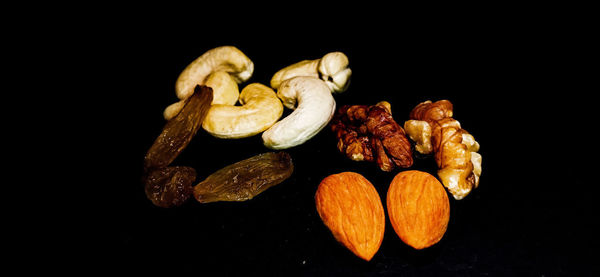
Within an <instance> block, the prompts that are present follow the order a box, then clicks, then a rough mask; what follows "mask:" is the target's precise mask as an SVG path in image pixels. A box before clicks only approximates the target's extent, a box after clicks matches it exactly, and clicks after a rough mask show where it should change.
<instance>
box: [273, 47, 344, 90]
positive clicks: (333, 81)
mask: <svg viewBox="0 0 600 277" xmlns="http://www.w3.org/2000/svg"><path fill="white" fill-rule="evenodd" d="M348 63H349V62H348V57H346V55H344V53H342V52H331V53H329V54H327V55H325V56H323V57H322V58H320V59H316V60H304V61H301V62H298V63H295V64H292V65H290V66H287V67H285V68H283V69H281V70H279V71H278V72H277V73H275V75H273V78H271V87H272V88H274V89H278V88H279V86H281V83H282V82H283V81H285V80H287V79H291V78H293V77H297V76H310V77H315V78H320V79H321V80H323V81H325V83H326V84H327V86H328V87H329V89H330V90H331V92H334V93H337V92H344V91H346V89H347V88H348V85H349V84H350V76H351V75H352V70H350V68H348Z"/></svg>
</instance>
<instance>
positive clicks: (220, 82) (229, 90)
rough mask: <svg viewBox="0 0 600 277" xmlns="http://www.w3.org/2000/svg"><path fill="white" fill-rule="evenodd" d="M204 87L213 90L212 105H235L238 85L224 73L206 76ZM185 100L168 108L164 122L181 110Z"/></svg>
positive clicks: (238, 92) (237, 96) (218, 72)
mask: <svg viewBox="0 0 600 277" xmlns="http://www.w3.org/2000/svg"><path fill="white" fill-rule="evenodd" d="M204 85H206V86H208V87H211V88H212V89H213V95H214V98H213V101H212V104H213V105H214V104H223V105H235V103H237V101H238V98H239V96H240V90H239V88H238V84H237V83H236V81H235V80H234V79H233V77H232V76H231V75H230V74H229V73H227V72H225V71H216V72H213V73H211V74H210V75H208V77H207V78H206V82H205V83H204ZM184 104H185V99H184V100H180V101H179V102H175V103H173V104H171V105H170V106H168V107H167V108H166V109H165V111H164V112H163V116H164V118H165V119H166V120H170V119H171V118H173V117H175V116H176V115H177V114H178V113H179V112H180V111H181V109H182V108H183V105H184Z"/></svg>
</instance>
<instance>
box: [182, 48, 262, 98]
mask: <svg viewBox="0 0 600 277" xmlns="http://www.w3.org/2000/svg"><path fill="white" fill-rule="evenodd" d="M217 71H225V72H227V73H229V74H230V75H231V77H233V79H234V80H235V81H236V82H237V83H238V84H239V83H242V82H244V81H246V80H248V79H249V78H250V77H251V76H252V73H253V72H254V63H252V61H251V60H250V59H249V58H248V57H247V56H246V55H245V54H244V53H242V51H240V50H239V49H237V48H235V47H233V46H221V47H217V48H214V49H211V50H208V51H207V52H206V53H204V54H203V55H202V56H200V57H199V58H197V59H196V60H194V61H193V62H191V63H190V64H189V65H188V66H187V67H186V68H185V69H184V70H183V71H182V72H181V74H179V77H178V78H177V81H176V83H175V92H176V93H177V97H179V99H181V100H183V99H187V98H188V97H190V96H191V95H192V94H193V93H194V87H196V85H204V84H205V82H206V78H207V77H208V75H210V74H211V73H213V72H217ZM213 90H214V88H213Z"/></svg>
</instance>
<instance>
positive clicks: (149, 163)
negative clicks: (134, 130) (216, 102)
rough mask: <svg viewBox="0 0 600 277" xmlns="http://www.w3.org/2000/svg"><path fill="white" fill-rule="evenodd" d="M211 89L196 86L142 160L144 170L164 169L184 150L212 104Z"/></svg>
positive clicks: (200, 126)
mask: <svg viewBox="0 0 600 277" xmlns="http://www.w3.org/2000/svg"><path fill="white" fill-rule="evenodd" d="M212 99H213V94H212V89H211V88H210V87H207V86H196V88H195V89H194V94H193V95H192V96H190V98H188V99H187V102H186V104H185V106H184V107H183V109H182V110H181V112H180V113H179V114H178V115H177V116H175V117H174V118H172V119H171V120H169V121H168V122H167V124H166V125H165V127H164V128H163V130H162V132H161V133H160V135H159V136H158V138H156V140H155V141H154V144H152V146H151V147H150V149H149V150H148V153H147V154H146V157H145V158H144V167H145V168H146V169H152V168H162V167H166V166H168V165H169V164H171V162H173V160H175V158H176V157H177V156H178V155H179V153H181V151H183V149H185V147H186V146H187V145H188V144H189V143H190V141H191V140H192V138H193V137H194V135H196V133H197V132H198V130H199V129H200V128H202V121H204V118H205V117H206V114H207V113H208V110H209V109H210V105H211V103H212Z"/></svg>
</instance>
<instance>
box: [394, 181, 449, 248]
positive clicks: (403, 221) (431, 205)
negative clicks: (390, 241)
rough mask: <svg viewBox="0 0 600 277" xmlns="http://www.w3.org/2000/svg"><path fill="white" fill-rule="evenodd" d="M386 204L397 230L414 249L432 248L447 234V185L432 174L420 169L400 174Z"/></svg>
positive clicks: (401, 237)
mask: <svg viewBox="0 0 600 277" xmlns="http://www.w3.org/2000/svg"><path fill="white" fill-rule="evenodd" d="M386 202H387V210H388V215H389V218H390V222H391V223H392V227H394V231H396V234H398V236H399V237H400V239H402V241H403V242H404V243H406V244H408V245H410V246H411V247H413V248H415V249H424V248H427V247H430V246H432V245H434V244H436V243H437V242H439V241H440V240H441V239H442V237H443V236H444V233H446V229H447V227H448V221H449V220H450V202H449V200H448V195H447V194H446V190H445V189H444V186H442V184H441V183H440V182H439V181H438V180H437V179H436V178H435V177H434V176H433V175H431V174H429V173H426V172H422V171H418V170H409V171H404V172H400V173H398V175H396V177H394V179H393V180H392V183H391V184H390V187H389V189H388V193H387V201H386Z"/></svg>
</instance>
